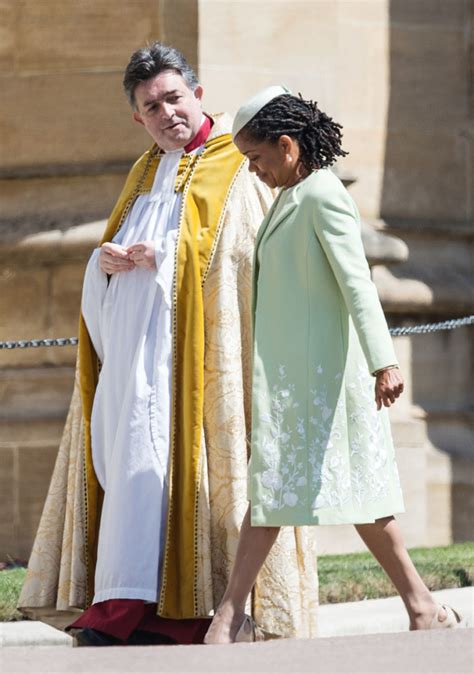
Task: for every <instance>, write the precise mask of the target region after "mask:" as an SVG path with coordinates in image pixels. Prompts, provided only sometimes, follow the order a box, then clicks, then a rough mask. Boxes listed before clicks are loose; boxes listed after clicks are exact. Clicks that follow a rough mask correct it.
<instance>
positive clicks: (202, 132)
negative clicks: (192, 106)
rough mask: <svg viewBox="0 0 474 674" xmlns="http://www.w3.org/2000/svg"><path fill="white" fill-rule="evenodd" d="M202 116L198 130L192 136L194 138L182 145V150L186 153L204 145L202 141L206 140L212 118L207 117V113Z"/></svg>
mask: <svg viewBox="0 0 474 674" xmlns="http://www.w3.org/2000/svg"><path fill="white" fill-rule="evenodd" d="M202 117H203V119H202V123H201V126H200V128H199V131H198V132H197V134H196V135H195V136H194V138H193V139H192V140H191V141H190V142H189V143H188V144H187V145H185V146H184V151H185V152H186V153H189V152H192V151H193V150H195V149H196V148H198V147H200V146H201V145H204V143H205V142H206V140H207V137H208V136H209V133H210V132H211V128H212V120H211V119H210V118H209V117H207V115H203V116H202Z"/></svg>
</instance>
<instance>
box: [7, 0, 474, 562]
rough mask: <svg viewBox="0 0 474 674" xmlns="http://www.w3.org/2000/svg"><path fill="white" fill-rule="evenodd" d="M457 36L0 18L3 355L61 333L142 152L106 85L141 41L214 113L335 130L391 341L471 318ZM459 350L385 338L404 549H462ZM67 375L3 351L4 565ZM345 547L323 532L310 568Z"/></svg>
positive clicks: (37, 500)
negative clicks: (323, 115)
mask: <svg viewBox="0 0 474 674" xmlns="http://www.w3.org/2000/svg"><path fill="white" fill-rule="evenodd" d="M473 26H474V17H473V4H472V2H470V0H450V1H449V2H446V1H444V0H410V2H407V1H406V0H292V2H285V1H282V0H114V1H113V2H112V1H111V0H77V1H73V0H66V1H64V0H41V1H40V2H38V1H37V0H0V81H1V87H2V96H1V97H0V340H11V339H28V338H37V337H58V336H60V337H62V336H72V335H75V334H76V333H77V316H78V312H79V304H80V290H81V280H82V274H83V269H84V265H85V262H86V260H87V257H88V255H89V254H90V252H91V250H92V249H93V247H94V246H95V245H96V243H97V240H98V238H99V236H100V232H101V230H102V229H103V222H102V220H103V218H105V217H106V216H107V214H108V212H109V211H110V209H111V207H112V205H113V203H114V200H115V198H116V197H117V195H118V192H119V190H120V188H121V185H122V183H123V180H124V177H125V175H126V172H127V170H128V168H129V167H130V165H131V164H132V162H133V161H134V159H135V158H136V157H137V156H138V155H139V154H140V153H141V152H142V151H143V150H144V149H145V148H146V147H147V146H148V145H149V142H148V139H147V137H146V136H145V135H144V133H143V131H142V130H141V128H139V127H138V126H137V125H134V124H133V123H132V121H131V117H130V111H129V109H128V105H127V102H126V100H125V97H124V96H123V94H122V90H121V78H122V72H123V69H124V67H125V65H126V63H127V60H128V57H129V55H130V53H131V52H132V51H133V50H134V49H136V48H138V47H140V46H142V45H143V44H144V43H146V42H147V41H150V40H153V39H161V40H162V41H164V42H167V43H170V44H173V45H174V46H177V47H178V48H180V49H181V50H182V51H183V52H184V53H185V55H186V56H187V58H188V59H189V61H190V62H191V63H192V64H193V65H194V66H195V67H196V69H197V71H198V73H199V77H200V79H201V82H202V84H203V85H204V88H205V102H206V108H207V109H208V110H209V111H211V112H212V111H218V110H223V109H227V110H228V111H229V112H234V111H235V110H236V108H237V107H238V105H239V103H240V102H241V101H242V100H243V99H244V98H245V97H246V96H248V95H250V94H251V93H253V92H254V91H255V90H257V89H258V88H260V87H262V86H265V85H267V84H270V83H275V82H282V83H285V84H287V85H288V86H290V87H291V89H292V90H293V91H295V92H299V91H301V92H302V94H303V95H304V96H305V97H310V98H313V99H315V100H317V101H318V103H319V105H320V106H321V107H322V109H324V110H326V111H327V112H328V113H330V114H331V115H332V116H333V117H334V118H335V119H337V120H338V121H340V122H341V123H342V124H343V125H344V145H345V147H346V149H348V150H349V151H350V154H349V155H348V157H346V158H345V159H344V160H342V161H341V162H340V163H339V165H338V170H339V172H340V173H341V174H342V176H345V177H351V178H352V181H353V184H352V185H351V186H350V190H351V193H352V195H353V197H354V198H355V200H356V201H357V203H358V206H359V208H360V210H361V213H362V215H363V218H364V220H365V223H366V226H367V228H366V242H367V247H368V254H369V256H370V257H371V258H372V261H373V262H374V263H376V264H375V266H374V278H375V281H376V283H377V285H378V288H379V291H380V294H381V297H382V300H383V303H384V307H385V310H386V312H387V315H388V319H389V322H390V323H391V324H392V325H404V324H411V323H417V322H426V321H430V320H442V319H445V318H451V317H453V316H458V315H459V316H460V315H465V314H470V313H473V304H474V301H473V299H474V298H473V291H472V251H473V222H474V142H473V141H474V123H473V114H474V84H473V81H474V47H473ZM390 237H392V238H390ZM401 241H403V242H404V244H403V243H401ZM407 251H408V253H409V254H408V255H407V254H406V252H407ZM472 344H473V341H472V329H470V328H464V329H460V330H457V331H454V332H451V333H436V334H433V335H428V336H423V337H422V336H420V337H412V338H408V337H405V338H397V339H396V349H397V352H398V355H399V358H400V360H401V363H402V366H403V370H404V374H405V376H406V378H407V391H406V393H405V395H404V397H403V399H402V400H401V401H400V403H398V404H397V405H396V406H395V408H394V409H393V415H392V421H393V431H394V439H395V443H396V445H397V451H398V456H399V462H400V467H401V472H402V481H403V483H404V489H405V495H406V504H407V510H408V514H407V515H404V516H402V517H401V520H402V523H403V526H404V530H405V532H406V538H407V542H408V543H409V544H410V545H434V544H447V543H449V542H451V541H453V540H456V541H457V540H466V539H472V538H473V537H474V531H473V528H472V522H473V521H474V517H473V515H474V471H473V466H474V448H473V425H472V421H473V397H472V396H473V393H472V385H471V381H472V375H473V372H472V363H473V346H472ZM74 359H75V349H74V347H62V348H40V349H28V350H18V349H17V350H14V351H5V350H3V351H0V513H1V516H0V559H5V558H7V557H8V556H10V557H20V558H26V557H27V556H28V554H29V551H30V548H31V544H32V540H33V537H34V533H35V530H36V527H37V524H38V520H39V517H40V513H41V508H42V504H43V501H44V498H45V495H46V490H47V486H48V482H49V478H50V475H51V471H52V467H53V464H54V460H55V455H56V451H57V446H58V442H59V438H60V435H61V430H62V425H63V423H64V418H65V414H66V410H67V407H68V402H69V400H68V398H69V396H70V392H71V389H72V378H73V370H74ZM360 548H361V544H360V542H359V541H358V539H357V537H356V536H355V534H354V532H353V531H352V530H351V528H345V527H338V528H333V527H329V528H324V529H323V528H321V529H320V549H321V552H337V551H346V550H352V549H360Z"/></svg>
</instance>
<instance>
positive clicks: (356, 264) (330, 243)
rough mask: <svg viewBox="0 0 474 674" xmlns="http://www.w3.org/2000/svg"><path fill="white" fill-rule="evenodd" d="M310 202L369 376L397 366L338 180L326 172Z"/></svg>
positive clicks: (350, 206) (354, 218)
mask: <svg viewBox="0 0 474 674" xmlns="http://www.w3.org/2000/svg"><path fill="white" fill-rule="evenodd" d="M310 201H311V209H312V213H311V215H312V220H313V223H314V230H315V233H316V236H317V237H318V239H319V242H320V244H321V246H322V248H323V250H324V252H325V254H326V257H327V259H328V262H329V264H330V266H331V269H332V271H333V273H334V276H335V277H336V281H337V283H338V285H339V288H340V291H341V293H342V295H343V298H344V301H345V304H346V306H347V309H348V311H349V314H350V316H351V318H352V321H353V323H354V326H355V329H356V332H357V335H358V337H359V341H360V343H361V346H362V349H363V351H364V354H365V357H366V360H367V364H368V366H369V370H370V372H371V373H372V374H373V373H374V372H376V371H377V370H380V369H382V368H384V367H388V366H389V365H397V364H398V361H397V357H396V355H395V351H394V348H393V343H392V339H391V336H390V333H389V331H388V326H387V322H386V320H385V315H384V312H383V309H382V306H381V304H380V300H379V297H378V294H377V289H376V287H375V285H374V283H373V281H372V279H371V276H370V269H369V264H368V262H367V259H366V257H365V252H364V247H363V244H362V238H361V232H360V223H359V216H358V213H357V209H356V207H355V204H354V202H353V201H352V199H351V197H350V196H349V194H348V192H347V190H346V189H345V187H344V186H343V185H342V183H341V182H340V180H339V179H338V178H336V176H334V175H333V174H331V173H329V172H328V176H327V179H326V180H324V182H323V183H322V184H321V185H320V186H318V190H317V193H316V194H314V195H312V198H311V200H310Z"/></svg>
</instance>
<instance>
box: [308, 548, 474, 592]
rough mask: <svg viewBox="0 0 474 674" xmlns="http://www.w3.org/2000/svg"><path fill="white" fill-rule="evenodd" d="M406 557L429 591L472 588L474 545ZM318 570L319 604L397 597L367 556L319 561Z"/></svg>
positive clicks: (412, 552)
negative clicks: (409, 558)
mask: <svg viewBox="0 0 474 674" xmlns="http://www.w3.org/2000/svg"><path fill="white" fill-rule="evenodd" d="M409 553H410V557H411V558H412V560H413V562H414V564H415V566H416V568H417V569H418V572H419V574H420V576H421V577H422V578H423V580H424V582H425V583H426V585H427V587H428V588H429V589H430V590H445V589H448V588H456V587H467V586H471V585H473V584H474V543H459V544H456V545H450V546H448V547H444V548H412V549H411V550H409ZM318 569H319V601H320V603H321V604H331V603H338V602H344V601H359V600H361V599H379V598H381V597H392V596H393V595H396V594H397V591H396V590H395V588H394V586H393V585H392V583H391V582H390V580H389V579H388V578H387V576H386V575H385V573H384V572H383V571H382V569H381V568H380V566H379V564H378V563H377V562H376V561H375V559H374V558H373V557H372V555H371V554H370V553H368V552H361V553H357V554H352V555H327V556H322V557H319V559H318Z"/></svg>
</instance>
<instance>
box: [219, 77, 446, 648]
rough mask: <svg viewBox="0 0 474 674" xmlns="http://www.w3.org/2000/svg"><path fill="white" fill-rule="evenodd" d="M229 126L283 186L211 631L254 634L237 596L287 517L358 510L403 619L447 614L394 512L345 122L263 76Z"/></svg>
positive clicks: (392, 365) (260, 274)
mask: <svg viewBox="0 0 474 674" xmlns="http://www.w3.org/2000/svg"><path fill="white" fill-rule="evenodd" d="M233 135H234V141H235V143H236V145H237V146H238V148H239V150H240V151H241V152H242V153H243V154H244V155H245V156H246V157H247V158H248V160H249V170H250V171H254V172H256V173H257V175H258V177H259V178H260V179H261V180H262V181H263V182H264V183H266V184H267V185H269V186H270V187H272V188H276V187H278V188H281V191H280V192H279V195H278V197H277V199H276V200H275V203H274V205H273V207H272V209H271V210H270V211H269V213H268V214H267V216H266V218H265V219H264V221H263V223H262V225H261V227H260V230H259V232H258V236H257V242H256V249H255V258H254V286H253V311H254V349H253V383H252V440H251V458H250V465H249V501H250V505H249V511H248V513H247V515H246V517H245V519H244V522H243V524H242V530H241V534H240V541H239V547H238V551H237V558H236V562H235V565H234V569H233V572H232V575H231V578H230V581H229V586H228V588H227V590H226V593H225V595H224V598H223V600H222V603H221V605H220V607H219V609H218V611H217V614H216V616H215V617H214V620H213V623H212V625H211V628H210V630H209V632H208V635H207V637H206V643H228V642H233V641H236V640H246V639H252V638H254V637H255V629H254V627H253V626H252V624H251V622H250V620H249V619H247V618H246V617H245V616H244V607H245V602H246V600H247V597H248V594H249V592H250V590H251V588H252V586H253V584H254V582H255V578H256V575H257V573H258V571H259V569H260V567H261V565H262V564H263V562H264V561H265V558H266V556H267V554H268V552H269V550H270V548H271V546H272V544H273V542H274V541H275V539H276V536H277V535H278V531H279V527H280V526H284V525H290V526H302V525H310V524H321V525H326V524H348V523H352V524H354V525H355V526H356V528H357V530H358V532H359V534H360V535H361V537H362V539H363V540H364V542H365V543H366V545H367V546H368V548H369V549H370V550H371V552H372V553H373V554H374V555H375V557H376V558H377V559H378V561H379V562H380V563H381V565H382V566H383V568H384V569H385V571H386V572H387V573H388V575H389V576H390V578H391V580H392V581H393V583H394V585H395V586H396V588H397V589H398V591H399V592H400V595H401V597H402V599H403V601H404V603H405V606H406V608H407V611H408V614H409V618H410V628H411V629H426V628H429V627H442V626H443V627H446V626H455V625H457V622H458V616H457V614H456V613H455V612H454V611H453V610H452V609H450V608H449V607H442V606H439V605H437V604H436V603H435V602H434V600H433V598H432V597H431V594H430V593H429V591H428V589H427V588H426V586H425V585H424V583H423V581H422V580H421V578H420V576H419V575H418V573H417V571H416V569H415V568H414V566H413V564H412V562H411V560H410V558H409V556H408V554H407V552H406V549H405V547H404V544H403V541H402V538H401V534H400V531H399V527H398V524H397V522H396V520H395V519H394V517H393V516H394V514H396V513H400V512H403V510H404V506H403V497H402V492H401V488H400V482H399V477H398V470H397V466H396V462H395V455H394V450H393V444H392V440H391V435H390V426H389V421H388V413H387V409H386V408H387V407H390V406H391V405H392V404H393V403H394V402H395V400H396V399H397V398H398V396H399V395H400V394H401V393H402V391H403V379H402V376H401V374H400V371H399V369H398V363H397V359H396V356H395V352H394V350H393V345H392V340H391V338H390V334H389V331H388V328H387V324H386V321H385V316H384V313H383V310H382V307H381V305H380V301H379V299H378V295H377V290H376V288H375V286H374V284H373V282H372V280H371V277H370V270H369V267H368V264H367V260H366V258H365V254H364V249H363V246H362V240H361V235H360V221H359V215H358V212H357V208H356V206H355V204H354V202H353V201H352V199H351V197H350V196H349V194H348V193H347V191H346V190H345V188H344V187H343V185H342V183H341V182H340V180H339V179H338V178H337V177H336V176H335V175H334V174H333V173H332V172H331V171H330V170H329V168H328V167H329V166H330V165H332V164H333V163H334V161H335V160H336V159H337V157H338V156H343V155H345V154H346V153H345V152H344V151H343V150H342V149H341V127H340V125H338V124H336V123H335V122H333V120H332V119H331V118H329V117H328V116H327V115H325V114H324V113H323V112H321V111H320V110H319V109H318V107H317V105H316V104H315V103H313V102H311V101H305V100H303V99H302V98H301V97H299V98H298V97H295V96H292V95H291V94H289V92H287V90H285V89H283V88H282V87H270V88H269V89H265V90H264V91H262V92H260V93H259V94H257V95H256V96H255V97H253V98H252V99H250V101H249V102H248V103H247V104H245V105H244V106H243V107H242V108H241V109H240V110H239V112H238V114H237V117H236V120H235V122H234V128H233Z"/></svg>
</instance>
